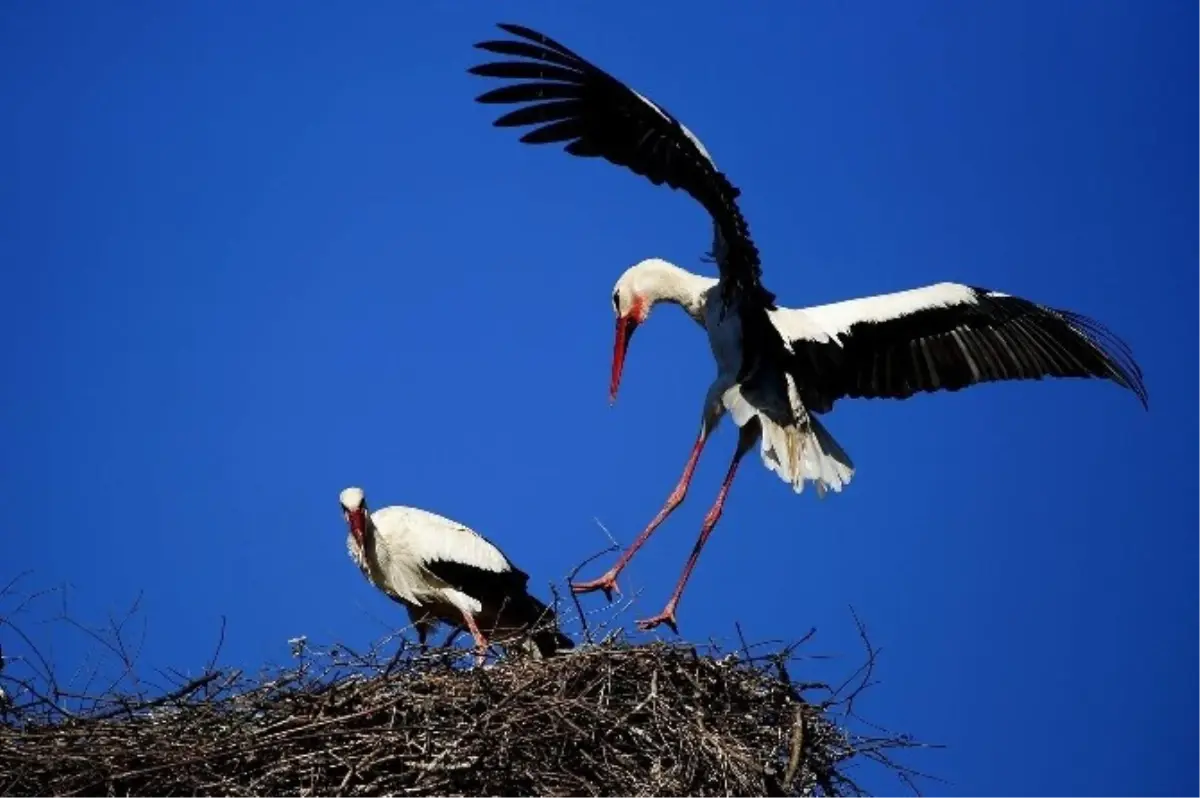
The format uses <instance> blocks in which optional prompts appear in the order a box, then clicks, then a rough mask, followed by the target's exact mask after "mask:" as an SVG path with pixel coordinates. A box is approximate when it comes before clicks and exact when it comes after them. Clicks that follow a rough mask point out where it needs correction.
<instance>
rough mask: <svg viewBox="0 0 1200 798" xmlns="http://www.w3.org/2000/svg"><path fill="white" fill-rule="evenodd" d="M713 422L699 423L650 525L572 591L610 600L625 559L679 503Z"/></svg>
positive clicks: (627, 561)
mask: <svg viewBox="0 0 1200 798" xmlns="http://www.w3.org/2000/svg"><path fill="white" fill-rule="evenodd" d="M714 426H715V425H713V424H709V423H707V420H706V421H705V423H702V424H701V425H700V435H699V436H698V437H697V438H696V443H695V445H693V446H692V453H691V455H689V456H688V461H687V465H685V466H684V467H683V476H682V477H680V478H679V484H678V485H676V486H675V490H673V491H671V495H670V496H668V497H667V503H666V504H664V505H663V508H662V509H661V510H659V511H658V515H656V516H654V520H653V521H651V522H650V525H649V526H647V527H646V528H645V529H644V530H642V534H640V535H638V536H637V538H636V539H635V540H634V541H633V543H632V544H631V545H630V546H629V548H627V549H626V550H625V551H624V553H622V554H621V557H620V559H618V560H617V563H616V565H614V566H613V567H612V568H609V569H608V572H607V573H605V574H604V576H602V577H600V578H599V579H593V580H591V581H590V582H579V583H576V584H572V585H571V592H572V593H577V594H578V593H591V592H592V591H593V590H603V591H604V597H605V598H606V599H608V600H609V601H612V593H613V591H614V590H615V591H617V592H618V593H620V592H621V589H620V588H619V587H617V576H618V575H619V574H620V573H621V571H623V570H625V566H627V565H629V561H630V560H632V559H633V555H635V554H637V551H638V549H640V548H641V547H642V546H643V545H645V543H646V541H647V540H649V539H650V536H651V535H652V534H654V530H656V529H658V527H659V525H660V524H662V522H663V521H666V520H667V516H669V515H670V514H671V513H673V512H674V511H675V508H676V507H678V506H679V505H680V504H682V503H683V498H684V496H686V495H687V490H688V485H690V484H691V482H692V474H693V473H695V471H696V464H697V463H698V462H700V452H702V451H703V450H704V444H705V443H707V442H708V436H709V434H710V433H711V432H712V430H713V427H714Z"/></svg>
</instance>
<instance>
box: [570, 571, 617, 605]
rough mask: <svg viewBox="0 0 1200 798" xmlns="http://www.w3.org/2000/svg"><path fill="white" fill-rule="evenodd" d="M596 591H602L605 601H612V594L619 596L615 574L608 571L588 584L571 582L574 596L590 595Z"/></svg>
mask: <svg viewBox="0 0 1200 798" xmlns="http://www.w3.org/2000/svg"><path fill="white" fill-rule="evenodd" d="M596 590H603V591H604V598H605V600H607V601H612V599H613V593H614V592H616V594H617V595H618V596H619V595H621V588H619V587H617V572H616V571H609V572H608V573H606V574H605V575H604V576H602V577H600V578H599V579H593V580H592V581H590V582H572V583H571V592H572V593H574V594H575V595H577V596H578V595H582V594H584V593H591V592H593V591H596Z"/></svg>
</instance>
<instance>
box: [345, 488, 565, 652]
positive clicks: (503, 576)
mask: <svg viewBox="0 0 1200 798" xmlns="http://www.w3.org/2000/svg"><path fill="white" fill-rule="evenodd" d="M339 498H340V501H341V505H342V514H343V515H344V516H345V518H346V523H347V525H348V526H349V530H350V531H349V534H348V536H347V538H346V547H347V549H348V550H349V552H350V559H352V560H354V562H355V564H356V565H358V567H359V568H360V569H361V570H362V572H363V575H364V576H366V577H367V580H368V581H369V582H370V583H371V584H373V585H375V587H377V588H379V589H380V590H382V591H383V592H384V593H385V594H386V595H387V596H389V597H390V598H392V599H393V600H395V601H398V602H400V603H401V604H403V605H404V606H405V608H407V610H408V615H409V618H411V619H412V621H413V625H414V626H415V627H416V629H417V634H418V636H419V639H420V642H421V646H422V647H424V646H425V639H426V636H427V635H428V634H429V631H430V629H432V628H433V626H435V625H436V624H437V622H438V621H446V622H447V623H449V624H451V625H453V626H456V627H461V626H462V625H465V626H466V628H467V629H468V630H469V631H470V632H471V636H472V637H473V638H475V645H476V655H477V661H478V662H480V663H482V662H483V658H484V656H485V655H486V653H487V647H488V638H487V637H485V635H484V630H487V631H488V633H489V634H492V635H494V636H495V638H496V641H497V642H500V643H509V644H511V643H513V642H514V641H516V642H518V643H522V644H525V647H526V649H527V650H529V651H530V652H531V653H533V654H534V655H535V656H540V657H546V656H551V655H552V654H554V653H556V652H557V651H565V650H567V649H569V648H572V647H573V644H572V643H571V640H570V638H568V637H567V636H566V635H564V634H562V633H560V632H558V631H556V630H555V617H554V612H553V611H552V610H551V609H550V608H549V607H547V606H546V605H545V604H543V603H542V602H540V601H538V600H537V599H536V598H534V597H533V596H531V595H529V593H528V591H527V589H526V586H527V583H528V582H529V577H528V576H527V575H526V574H525V573H524V572H523V571H521V570H520V569H518V568H517V567H516V566H514V565H513V564H512V563H511V562H509V560H508V558H507V557H505V556H504V554H503V553H502V552H501V551H500V549H498V548H496V547H495V546H494V545H492V543H490V542H489V541H488V540H486V539H485V538H484V537H483V536H482V535H480V534H478V533H476V532H474V531H473V530H471V529H468V528H467V527H465V526H463V525H462V524H459V523H455V522H454V521H451V520H449V519H448V518H443V517H442V516H440V515H436V514H434V513H431V512H428V511H426V510H419V509H417V508H415V507H383V508H381V509H379V510H376V511H375V512H374V513H368V511H367V500H366V496H364V494H363V491H362V489H360V488H346V489H345V490H343V491H342V493H341V496H340V497H339ZM529 643H532V646H529V645H528V644H529Z"/></svg>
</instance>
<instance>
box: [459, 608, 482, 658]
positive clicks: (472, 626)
mask: <svg viewBox="0 0 1200 798" xmlns="http://www.w3.org/2000/svg"><path fill="white" fill-rule="evenodd" d="M463 618H465V619H466V621H467V629H468V630H469V631H470V632H471V637H473V638H475V667H477V668H481V667H483V663H484V661H485V660H486V659H487V652H488V641H487V638H486V637H484V636H483V632H481V631H479V625H478V624H477V623H475V618H474V617H473V616H472V615H471V613H469V612H466V611H464V612H463Z"/></svg>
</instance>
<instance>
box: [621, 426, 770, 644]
mask: <svg viewBox="0 0 1200 798" xmlns="http://www.w3.org/2000/svg"><path fill="white" fill-rule="evenodd" d="M759 432H760V429H759V426H758V424H757V423H755V422H751V423H749V424H747V425H746V426H744V427H742V428H741V430H740V431H739V432H738V443H737V451H735V452H734V453H733V461H732V462H731V463H730V464H729V471H728V472H726V474H725V481H724V482H722V483H721V490H720V492H719V493H717V500H716V501H715V502H714V503H713V506H712V508H711V509H709V511H708V514H707V515H705V516H704V525H703V526H702V527H700V538H699V539H698V540H697V541H696V545H695V546H693V547H692V555H691V556H690V557H688V561H687V564H686V565H685V566H683V574H682V575H681V576H680V577H679V582H678V584H676V585H675V592H673V593H672V594H671V598H670V600H669V601H668V602H667V606H666V607H665V608H664V609H663V611H662V612H660V613H659V614H658V615H655V616H654V617H653V618H646V619H645V620H641V621H638V622H637V625H638V628H639V629H641V630H642V631H643V632H646V631H649V630H651V629H653V628H654V627H656V626H658V625H659V624H662V623H665V624H666V625H667V626H669V627H671V631H672V632H674V633H675V634H679V629H678V627H677V626H676V625H675V610H676V608H677V607H678V606H679V598H680V596H682V595H683V588H684V587H685V586H686V585H687V581H688V579H689V578H690V577H691V575H692V569H693V568H695V567H696V560H698V559H700V550H701V549H703V548H704V544H705V543H707V542H708V536H709V535H711V534H712V531H713V527H715V526H716V525H717V521H719V520H720V519H721V511H722V510H723V509H724V508H725V497H726V496H728V495H729V486H730V485H732V484H733V477H734V475H735V474H736V473H737V468H738V464H739V463H740V462H741V461H742V458H743V457H745V456H746V452H748V451H750V449H752V448H753V447H754V444H755V442H756V441H757V440H758V436H759Z"/></svg>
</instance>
